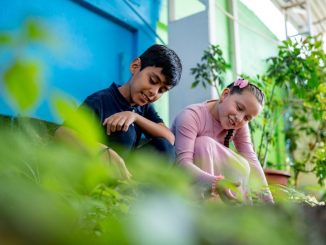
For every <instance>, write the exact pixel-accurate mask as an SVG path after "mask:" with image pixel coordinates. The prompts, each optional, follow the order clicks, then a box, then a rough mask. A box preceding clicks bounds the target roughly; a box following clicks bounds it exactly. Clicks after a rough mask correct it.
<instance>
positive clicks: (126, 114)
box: [103, 111, 138, 135]
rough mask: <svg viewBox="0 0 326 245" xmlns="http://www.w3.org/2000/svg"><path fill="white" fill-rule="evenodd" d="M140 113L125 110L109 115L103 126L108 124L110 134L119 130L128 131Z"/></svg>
mask: <svg viewBox="0 0 326 245" xmlns="http://www.w3.org/2000/svg"><path fill="white" fill-rule="evenodd" d="M137 117H138V114H137V113H135V112H132V111H123V112H118V113H116V114H113V115H112V116H109V117H107V118H106V119H105V120H104V122H103V126H105V125H106V132H107V134H108V135H110V134H111V133H114V132H117V131H124V132H127V131H128V129H129V126H130V125H131V124H132V123H134V122H135V121H136V119H137Z"/></svg>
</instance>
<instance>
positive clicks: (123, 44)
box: [0, 0, 161, 121]
mask: <svg viewBox="0 0 326 245" xmlns="http://www.w3.org/2000/svg"><path fill="white" fill-rule="evenodd" d="M160 5H161V0H152V1H148V0H110V1H107V0H85V1H82V0H50V1H44V0H38V1H36V0H6V1H1V3H0V6H1V9H0V32H1V31H14V30H16V29H19V28H21V26H22V24H23V22H24V21H25V20H26V19H27V18H30V17H33V18H36V19H37V20H39V21H40V22H41V23H43V24H44V25H45V26H46V27H47V29H48V30H49V32H50V33H51V34H52V35H53V37H54V38H52V39H51V42H50V43H49V44H48V45H47V48H42V47H29V48H28V52H27V55H28V56H30V57H35V58H37V59H41V60H42V63H43V64H44V74H45V77H44V80H45V87H44V89H43V94H42V98H41V100H40V104H39V106H38V107H37V108H36V110H35V111H33V112H31V114H30V115H31V116H33V117H37V118H41V119H45V120H49V121H55V120H56V119H55V118H53V116H52V115H51V111H50V106H49V96H50V93H52V92H53V91H54V90H56V89H60V90H62V91H64V92H65V93H67V94H70V95H72V96H73V97H74V98H75V99H76V100H77V102H78V103H80V102H81V101H82V100H83V99H84V98H85V97H86V96H87V95H89V94H91V93H92V92H94V91H97V90H99V89H102V88H106V87H108V86H109V85H110V84H111V83H112V82H113V81H115V82H117V83H120V84H121V83H124V82H126V81H127V80H128V79H129V76H130V75H129V64H130V62H131V61H132V59H133V58H135V57H137V56H138V55H139V54H141V53H142V52H143V51H144V50H145V49H146V48H147V47H148V46H150V45H152V44H153V43H154V42H155V37H156V30H155V29H156V23H157V20H158V18H159V10H160ZM5 62H6V61H5V59H4V57H1V53H0V65H4V63H5ZM0 96H1V97H0V114H4V115H15V112H14V111H13V110H12V109H11V108H10V106H9V104H8V103H7V102H6V100H5V99H4V98H5V97H4V93H3V88H1V90H0Z"/></svg>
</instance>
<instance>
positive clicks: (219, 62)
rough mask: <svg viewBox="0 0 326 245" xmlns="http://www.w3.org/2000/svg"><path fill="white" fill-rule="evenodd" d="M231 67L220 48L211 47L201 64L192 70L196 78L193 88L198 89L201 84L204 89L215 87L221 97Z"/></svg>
mask: <svg viewBox="0 0 326 245" xmlns="http://www.w3.org/2000/svg"><path fill="white" fill-rule="evenodd" d="M230 67H231V66H230V65H229V64H228V63H227V62H226V61H225V59H224V58H223V52H222V50H221V48H220V46H219V45H210V46H209V47H208V49H207V50H204V54H203V56H202V58H201V63H197V64H196V67H194V68H191V74H192V75H194V77H195V81H194V82H193V83H192V84H191V87H192V88H196V87H197V86H198V85H199V84H201V85H202V86H203V87H204V88H206V87H207V86H213V87H214V88H215V89H216V92H217V94H218V96H219V95H220V91H221V89H223V88H224V87H225V79H224V75H225V73H226V71H227V69H230Z"/></svg>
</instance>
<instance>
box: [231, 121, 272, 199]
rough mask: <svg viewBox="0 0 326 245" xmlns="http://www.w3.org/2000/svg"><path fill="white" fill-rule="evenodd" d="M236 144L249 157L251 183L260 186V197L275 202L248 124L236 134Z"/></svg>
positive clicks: (243, 154)
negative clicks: (254, 147)
mask: <svg viewBox="0 0 326 245" xmlns="http://www.w3.org/2000/svg"><path fill="white" fill-rule="evenodd" d="M233 141H234V144H235V147H236V149H237V151H238V152H239V153H240V154H241V155H242V156H243V157H244V158H246V159H247V161H248V162H249V164H250V183H251V185H252V186H251V187H253V188H254V189H256V188H258V189H260V190H261V191H262V192H261V194H262V195H261V197H260V199H261V200H262V201H264V202H267V203H273V202H274V201H273V196H272V194H271V192H270V190H269V188H268V183H267V180H266V177H265V174H264V171H263V168H262V166H261V164H260V162H259V160H258V158H257V154H256V153H255V151H254V149H253V145H252V142H251V138H250V131H249V127H248V125H246V126H244V127H243V128H241V129H239V130H238V131H237V132H236V134H235V136H234V139H233Z"/></svg>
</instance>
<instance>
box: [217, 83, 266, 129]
mask: <svg viewBox="0 0 326 245" xmlns="http://www.w3.org/2000/svg"><path fill="white" fill-rule="evenodd" d="M217 103H218V105H217V117H218V118H217V119H218V120H219V121H220V123H221V125H222V127H223V128H224V129H239V128H242V127H243V126H244V125H245V124H247V123H248V122H249V121H251V120H252V119H253V118H254V117H256V116H257V115H258V114H259V113H260V112H261V110H262V106H261V104H260V103H259V102H258V100H257V99H256V97H255V95H253V94H252V93H251V92H250V91H248V90H244V91H242V93H241V94H238V93H234V94H230V89H228V88H227V89H224V91H223V93H222V95H221V98H220V100H219V102H217Z"/></svg>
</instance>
